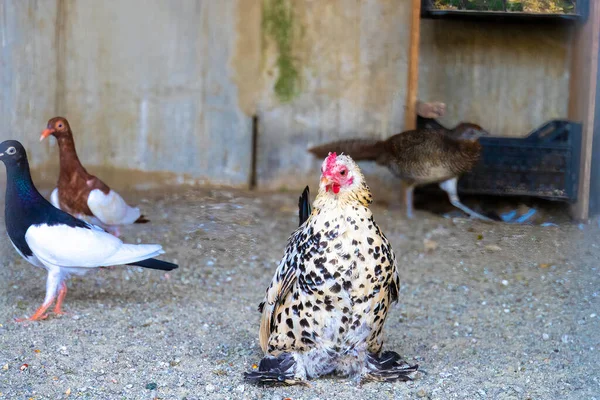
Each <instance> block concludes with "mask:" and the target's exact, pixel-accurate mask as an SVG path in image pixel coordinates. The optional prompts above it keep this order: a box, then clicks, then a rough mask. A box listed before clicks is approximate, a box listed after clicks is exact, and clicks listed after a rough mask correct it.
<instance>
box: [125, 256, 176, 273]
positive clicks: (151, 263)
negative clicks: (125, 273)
mask: <svg viewBox="0 0 600 400" xmlns="http://www.w3.org/2000/svg"><path fill="white" fill-rule="evenodd" d="M127 265H137V266H138V267H143V268H149V269H158V270H160V271H172V270H174V269H175V268H179V265H177V264H173V263H170V262H167V261H161V260H157V259H156V258H149V259H147V260H142V261H136V262H134V263H131V264H127Z"/></svg>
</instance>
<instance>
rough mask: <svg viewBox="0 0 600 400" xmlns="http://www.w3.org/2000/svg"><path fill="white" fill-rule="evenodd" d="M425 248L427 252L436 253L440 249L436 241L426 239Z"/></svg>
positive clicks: (424, 241)
mask: <svg viewBox="0 0 600 400" xmlns="http://www.w3.org/2000/svg"><path fill="white" fill-rule="evenodd" d="M423 247H424V248H425V251H428V252H429V251H434V250H435V249H437V248H438V243H437V242H436V241H435V240H431V239H424V240H423Z"/></svg>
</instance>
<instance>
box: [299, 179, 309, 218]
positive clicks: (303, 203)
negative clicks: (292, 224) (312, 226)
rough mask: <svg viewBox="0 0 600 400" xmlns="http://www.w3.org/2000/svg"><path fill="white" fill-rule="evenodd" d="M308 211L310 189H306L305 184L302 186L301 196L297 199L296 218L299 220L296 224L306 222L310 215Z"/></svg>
mask: <svg viewBox="0 0 600 400" xmlns="http://www.w3.org/2000/svg"><path fill="white" fill-rule="evenodd" d="M310 213H311V209H310V190H308V186H307V187H305V188H304V192H302V196H300V198H299V199H298V219H299V220H300V224H299V225H298V226H302V224H303V223H305V222H306V220H307V219H308V217H310Z"/></svg>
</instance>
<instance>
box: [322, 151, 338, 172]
mask: <svg viewBox="0 0 600 400" xmlns="http://www.w3.org/2000/svg"><path fill="white" fill-rule="evenodd" d="M336 157H337V154H336V153H329V155H328V156H327V158H326V159H325V171H326V172H329V171H331V169H332V168H333V167H334V166H335V160H336Z"/></svg>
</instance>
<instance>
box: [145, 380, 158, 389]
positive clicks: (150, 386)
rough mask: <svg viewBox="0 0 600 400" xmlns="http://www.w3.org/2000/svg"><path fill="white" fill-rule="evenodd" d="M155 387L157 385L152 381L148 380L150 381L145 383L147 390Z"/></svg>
mask: <svg viewBox="0 0 600 400" xmlns="http://www.w3.org/2000/svg"><path fill="white" fill-rule="evenodd" d="M157 387H158V385H157V384H156V383H154V382H150V383H148V384H146V389H148V390H156V388H157Z"/></svg>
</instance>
